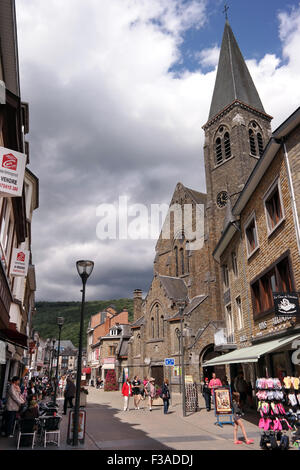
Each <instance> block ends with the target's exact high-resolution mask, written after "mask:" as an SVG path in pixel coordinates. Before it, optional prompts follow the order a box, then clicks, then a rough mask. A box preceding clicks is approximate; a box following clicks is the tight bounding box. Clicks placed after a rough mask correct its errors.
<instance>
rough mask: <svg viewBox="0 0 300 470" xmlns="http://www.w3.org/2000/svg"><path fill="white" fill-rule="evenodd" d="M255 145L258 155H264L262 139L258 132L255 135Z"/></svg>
mask: <svg viewBox="0 0 300 470" xmlns="http://www.w3.org/2000/svg"><path fill="white" fill-rule="evenodd" d="M257 144H258V153H259V156H260V157H261V156H262V154H263V153H264V142H263V138H262V135H261V133H260V132H258V133H257Z"/></svg>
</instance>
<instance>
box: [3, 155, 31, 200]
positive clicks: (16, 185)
mask: <svg viewBox="0 0 300 470" xmlns="http://www.w3.org/2000/svg"><path fill="white" fill-rule="evenodd" d="M26 159H27V157H26V155H25V154H24V153H20V152H15V151H14V150H10V149H7V148H5V147H0V196H2V197H17V196H22V191H23V182H24V174H25V166H26Z"/></svg>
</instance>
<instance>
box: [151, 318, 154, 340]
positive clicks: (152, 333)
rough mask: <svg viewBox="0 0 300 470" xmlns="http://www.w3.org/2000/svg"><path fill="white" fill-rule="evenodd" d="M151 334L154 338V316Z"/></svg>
mask: <svg viewBox="0 0 300 470" xmlns="http://www.w3.org/2000/svg"><path fill="white" fill-rule="evenodd" d="M151 336H152V338H154V318H153V317H152V318H151Z"/></svg>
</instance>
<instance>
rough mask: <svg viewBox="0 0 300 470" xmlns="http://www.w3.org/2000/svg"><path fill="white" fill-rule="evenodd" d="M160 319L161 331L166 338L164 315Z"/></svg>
mask: <svg viewBox="0 0 300 470" xmlns="http://www.w3.org/2000/svg"><path fill="white" fill-rule="evenodd" d="M160 320H161V333H162V337H163V338H164V337H165V322H164V316H163V315H162V316H161V317H160Z"/></svg>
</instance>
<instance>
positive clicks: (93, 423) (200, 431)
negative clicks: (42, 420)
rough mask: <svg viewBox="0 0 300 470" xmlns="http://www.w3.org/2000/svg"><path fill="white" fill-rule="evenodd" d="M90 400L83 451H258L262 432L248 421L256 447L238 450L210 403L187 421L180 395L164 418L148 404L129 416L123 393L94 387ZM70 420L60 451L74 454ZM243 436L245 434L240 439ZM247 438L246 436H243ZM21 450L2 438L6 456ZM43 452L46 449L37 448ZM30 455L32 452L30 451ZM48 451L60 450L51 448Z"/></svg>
mask: <svg viewBox="0 0 300 470" xmlns="http://www.w3.org/2000/svg"><path fill="white" fill-rule="evenodd" d="M87 398H88V400H87V407H86V412H87V429H86V441H85V444H84V445H79V447H78V448H79V449H82V450H117V449H118V450H141V449H149V450H164V449H165V450H167V449H174V450H258V449H259V440H260V432H259V429H258V427H257V426H256V425H254V424H251V423H249V422H247V421H245V420H244V424H245V428H246V431H247V434H248V437H249V438H251V439H254V441H255V442H254V445H246V444H245V443H243V444H241V445H235V444H234V443H233V426H231V425H229V424H226V425H224V426H223V428H221V427H219V426H216V425H215V424H214V423H215V421H216V418H215V415H214V412H213V411H211V412H209V413H208V412H207V411H206V409H205V407H204V402H203V403H202V402H201V404H200V405H201V408H202V409H201V411H199V412H197V413H188V416H187V417H185V418H183V416H182V408H181V402H180V395H179V394H173V396H172V404H171V406H170V410H169V411H170V413H169V414H168V415H164V414H163V408H162V406H154V407H153V411H152V412H150V411H149V409H148V407H147V402H146V401H142V402H141V406H140V408H141V409H140V410H134V405H133V399H132V398H131V399H130V410H129V411H125V412H124V411H123V398H122V396H121V393H120V392H104V391H103V390H97V389H95V388H93V387H89V395H88V397H87ZM59 404H60V410H61V411H62V404H63V400H62V399H60V400H59ZM67 427H68V415H67V416H63V419H62V423H61V446H60V447H59V450H73V449H74V447H72V446H69V445H67V444H66V439H67ZM239 434H241V433H239ZM240 437H242V436H240ZM4 449H10V450H12V449H16V439H15V438H10V439H6V438H0V450H4ZM35 449H36V450H43V447H35ZM29 450H30V449H29ZM47 450H58V449H57V447H56V446H51V445H50V446H47Z"/></svg>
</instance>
